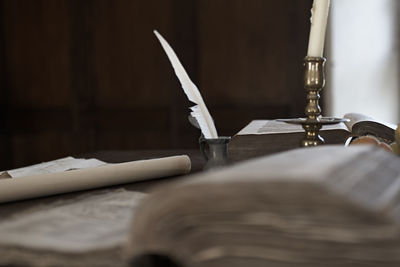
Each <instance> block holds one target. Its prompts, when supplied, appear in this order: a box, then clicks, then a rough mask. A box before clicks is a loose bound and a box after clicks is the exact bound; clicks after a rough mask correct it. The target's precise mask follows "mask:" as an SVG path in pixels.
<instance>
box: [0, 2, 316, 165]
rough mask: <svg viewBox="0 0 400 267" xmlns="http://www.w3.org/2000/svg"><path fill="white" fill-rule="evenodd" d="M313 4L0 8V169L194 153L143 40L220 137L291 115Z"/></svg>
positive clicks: (179, 95) (180, 109)
mask: <svg viewBox="0 0 400 267" xmlns="http://www.w3.org/2000/svg"><path fill="white" fill-rule="evenodd" d="M311 3H312V1H311V0H301V1H299V0H297V1H293V0H279V1H276V0H162V1H161V0H0V12H1V13H0V14H1V20H0V86H1V87H0V93H1V96H0V101H1V106H0V108H1V113H0V120H1V125H0V148H1V151H2V153H1V156H0V167H1V169H4V168H11V167H18V166H22V165H26V164H31V163H36V162H41V161H46V160H52V159H55V158H58V157H63V156H67V155H77V154H81V153H85V152H90V151H97V150H135V149H168V148H194V147H196V146H197V138H198V136H199V131H197V130H196V129H194V128H193V127H192V126H191V125H190V124H189V123H188V121H187V115H188V106H189V103H188V101H187V100H186V98H185V95H184V94H183V91H182V89H181V87H180V84H179V82H178V80H177V79H176V77H175V74H174V73H173V70H172V68H171V66H170V64H169V61H168V59H167V57H166V55H165V54H164V52H163V50H162V49H161V46H160V45H159V44H158V42H157V40H156V39H155V37H154V35H153V33H152V30H153V29H158V30H159V31H160V33H162V34H163V35H164V37H165V38H166V39H167V40H168V41H169V42H170V44H171V45H172V46H173V47H174V49H175V50H176V52H177V54H178V55H179V56H180V58H181V60H182V62H183V63H184V65H185V67H186V68H187V71H188V73H189V74H190V76H191V77H192V79H193V81H194V82H195V83H196V84H197V85H198V86H199V88H200V90H201V92H202V94H203V97H204V98H205V101H206V103H207V105H208V107H209V110H210V112H211V113H212V115H213V117H214V120H215V122H216V125H217V128H218V129H219V133H220V135H233V134H234V133H235V132H237V131H238V130H239V129H240V128H242V127H243V126H245V125H246V124H247V123H248V122H249V121H250V120H252V119H256V118H261V119H262V118H265V119H266V118H277V117H293V116H300V115H302V113H303V107H304V102H305V100H304V94H303V91H302V88H301V61H302V58H303V57H304V56H305V54H306V47H307V40H308V31H309V15H310V14H309V10H310V8H311Z"/></svg>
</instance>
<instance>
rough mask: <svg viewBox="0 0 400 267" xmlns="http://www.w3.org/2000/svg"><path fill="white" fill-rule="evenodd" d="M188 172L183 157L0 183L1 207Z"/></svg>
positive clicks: (186, 159)
mask: <svg viewBox="0 0 400 267" xmlns="http://www.w3.org/2000/svg"><path fill="white" fill-rule="evenodd" d="M190 168H191V163H190V159H189V157H188V156H185V155H183V156H174V157H166V158H159V159H151V160H140V161H133V162H126V163H120V164H107V165H104V166H99V167H96V168H88V169H81V170H72V171H66V172H60V173H47V174H40V175H33V176H26V177H21V178H18V179H15V178H13V179H1V180H0V203H3V202H10V201H16V200H23V199H29V198H35V197H41V196H49V195H55V194H61V193H68V192H74V191H80V190H87V189H92V188H99V187H105V186H111V185H117V184H125V183H131V182H135V181H142V180H148V179H153V178H159V177H167V176H173V175H179V174H186V173H188V172H189V171H190Z"/></svg>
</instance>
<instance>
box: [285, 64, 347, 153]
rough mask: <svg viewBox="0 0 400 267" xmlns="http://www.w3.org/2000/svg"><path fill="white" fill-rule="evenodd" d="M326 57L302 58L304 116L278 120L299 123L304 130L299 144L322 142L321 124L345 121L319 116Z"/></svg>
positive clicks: (313, 144) (304, 145)
mask: <svg viewBox="0 0 400 267" xmlns="http://www.w3.org/2000/svg"><path fill="white" fill-rule="evenodd" d="M325 62H326V59H325V58H323V57H306V58H305V59H304V64H303V65H304V88H305V90H306V91H307V101H308V103H307V106H306V109H305V115H306V116H307V117H306V118H299V119H285V120H280V121H284V122H287V123H293V124H301V125H302V126H303V129H304V130H305V137H304V139H303V140H302V141H301V143H300V146H302V147H312V146H318V145H321V144H323V143H324V139H323V138H322V137H321V136H320V135H319V130H320V129H321V128H322V126H323V125H327V124H337V123H340V122H345V121H347V120H346V119H339V118H331V117H321V112H322V111H321V107H320V106H319V99H320V92H321V90H322V89H323V88H324V86H325V72H324V67H325Z"/></svg>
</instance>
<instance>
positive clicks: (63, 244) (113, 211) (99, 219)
mask: <svg viewBox="0 0 400 267" xmlns="http://www.w3.org/2000/svg"><path fill="white" fill-rule="evenodd" d="M145 195H146V194H144V193H140V192H129V191H126V190H123V189H118V190H104V191H100V192H98V193H87V194H84V195H81V196H79V197H75V198H73V199H68V200H60V201H57V202H55V203H51V204H46V205H42V206H38V207H34V208H31V209H29V210H25V211H24V212H23V213H19V214H18V215H16V216H14V217H12V218H9V219H7V220H4V221H2V220H1V219H0V236H1V238H0V246H2V245H6V246H17V247H26V248H30V249H41V250H47V251H59V252H69V253H83V252H86V251H90V250H98V249H108V248H111V247H115V246H121V245H123V244H124V243H125V242H126V239H127V237H128V232H129V227H130V221H131V220H132V216H133V213H134V209H135V207H136V206H137V205H138V203H139V202H140V200H141V199H143V197H144V196H145Z"/></svg>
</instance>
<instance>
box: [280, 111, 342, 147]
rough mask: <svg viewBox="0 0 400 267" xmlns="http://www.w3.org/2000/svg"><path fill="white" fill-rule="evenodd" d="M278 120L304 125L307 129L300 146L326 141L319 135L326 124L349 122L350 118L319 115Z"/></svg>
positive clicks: (311, 145) (315, 144) (317, 144)
mask: <svg viewBox="0 0 400 267" xmlns="http://www.w3.org/2000/svg"><path fill="white" fill-rule="evenodd" d="M278 121H281V122H286V123H290V124H299V125H302V126H303V129H304V131H305V137H304V139H303V140H301V142H300V146H301V147H313V146H319V145H322V144H324V143H325V141H324V139H323V138H322V137H321V136H320V135H319V131H320V130H321V128H322V127H323V126H324V125H331V124H338V123H341V122H348V121H349V120H348V119H342V118H334V117H319V118H317V119H316V120H309V119H308V118H297V119H279V120H278Z"/></svg>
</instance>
